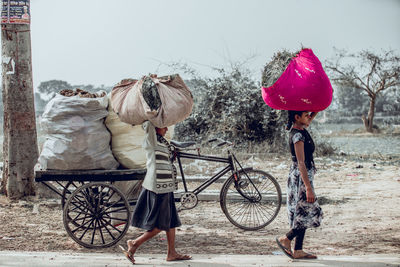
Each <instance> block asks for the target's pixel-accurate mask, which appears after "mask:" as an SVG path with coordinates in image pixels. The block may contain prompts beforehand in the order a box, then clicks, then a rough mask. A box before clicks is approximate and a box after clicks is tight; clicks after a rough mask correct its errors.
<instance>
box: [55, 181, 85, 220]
mask: <svg viewBox="0 0 400 267" xmlns="http://www.w3.org/2000/svg"><path fill="white" fill-rule="evenodd" d="M86 183H87V182H86ZM84 184H85V182H68V183H67V184H66V185H65V187H64V190H63V192H62V197H61V207H62V209H64V206H65V203H66V202H67V201H68V198H69V197H70V196H71V195H72V193H73V192H74V191H75V190H76V189H77V188H78V187H81V186H82V185H84ZM69 219H71V218H69ZM74 224H75V226H79V224H77V223H75V222H74Z"/></svg>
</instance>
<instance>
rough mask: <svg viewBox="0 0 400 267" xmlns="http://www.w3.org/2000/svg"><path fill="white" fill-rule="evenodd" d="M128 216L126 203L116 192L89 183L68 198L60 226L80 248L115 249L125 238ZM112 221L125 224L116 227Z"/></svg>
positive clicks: (110, 188) (101, 185) (97, 184)
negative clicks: (113, 247)
mask: <svg viewBox="0 0 400 267" xmlns="http://www.w3.org/2000/svg"><path fill="white" fill-rule="evenodd" d="M121 213H122V214H124V216H121ZM116 214H118V217H116ZM130 216H131V215H130V210H129V204H128V201H127V200H126V198H125V196H124V195H123V194H122V192H121V191H120V190H119V189H117V188H116V187H115V186H113V185H111V184H107V183H89V184H86V185H83V186H81V187H78V188H77V189H76V190H75V191H74V192H73V193H72V194H71V196H70V197H69V198H68V200H67V202H66V203H65V207H64V214H63V222H64V227H65V230H66V231H67V233H68V235H69V236H70V237H71V238H72V239H73V240H74V241H75V242H77V243H78V244H80V245H81V246H84V247H87V248H104V247H110V246H112V245H115V244H116V243H117V242H118V241H119V240H120V239H121V238H122V237H123V236H124V235H125V233H126V232H127V231H128V228H129V225H130ZM114 220H118V221H124V224H123V225H115V224H114V223H113V221H114Z"/></svg>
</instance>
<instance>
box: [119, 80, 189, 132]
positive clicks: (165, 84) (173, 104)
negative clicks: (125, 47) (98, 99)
mask: <svg viewBox="0 0 400 267" xmlns="http://www.w3.org/2000/svg"><path fill="white" fill-rule="evenodd" d="M146 78H147V79H149V78H150V79H151V80H152V81H153V82H154V83H155V85H156V87H157V89H158V95H157V96H154V97H159V98H160V100H161V106H159V107H158V108H157V109H152V108H151V107H150V106H149V104H148V103H147V102H146V100H145V99H144V97H143V88H142V87H143V82H144V81H145V80H146ZM111 103H112V106H113V109H114V111H115V113H117V114H118V116H119V118H120V119H121V121H123V122H126V123H128V124H131V125H139V124H142V123H143V122H145V121H147V120H149V121H150V122H151V123H153V125H154V126H156V127H159V128H163V127H168V126H171V125H174V124H176V123H178V122H181V121H183V120H184V119H186V118H187V117H188V116H189V115H190V113H191V112H192V108H193V96H192V93H191V92H190V90H189V88H188V87H187V86H186V85H185V83H184V82H183V80H182V78H181V77H180V76H179V75H178V74H175V75H170V76H165V77H159V78H158V77H157V76H156V75H151V76H145V77H143V78H142V79H141V80H140V81H137V80H134V79H127V80H122V81H121V82H120V83H119V84H117V85H116V86H115V87H114V88H113V90H112V92H111Z"/></svg>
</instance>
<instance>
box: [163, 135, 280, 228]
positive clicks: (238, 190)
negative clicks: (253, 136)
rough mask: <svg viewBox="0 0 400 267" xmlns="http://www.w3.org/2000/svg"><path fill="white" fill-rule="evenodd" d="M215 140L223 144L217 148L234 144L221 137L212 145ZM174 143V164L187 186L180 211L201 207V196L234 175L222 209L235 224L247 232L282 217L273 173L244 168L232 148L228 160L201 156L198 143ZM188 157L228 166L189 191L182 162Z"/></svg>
mask: <svg viewBox="0 0 400 267" xmlns="http://www.w3.org/2000/svg"><path fill="white" fill-rule="evenodd" d="M215 141H220V143H219V144H217V145H216V147H222V146H224V145H227V146H232V143H231V142H229V141H226V140H222V139H219V138H218V139H212V140H209V142H215ZM170 144H171V149H172V152H173V153H172V154H173V155H172V162H174V161H177V162H178V166H179V171H180V174H181V178H182V183H183V187H184V193H183V194H182V196H181V197H180V202H181V205H180V207H179V208H178V209H179V210H184V209H193V208H195V207H196V206H197V204H198V197H197V195H198V194H200V193H201V192H202V191H204V190H205V189H206V188H207V187H209V186H210V185H211V184H213V183H214V182H216V181H217V180H218V179H220V178H222V177H223V176H224V175H225V174H227V173H229V172H231V175H230V176H229V178H228V179H227V180H226V181H225V182H224V184H223V186H222V188H221V191H220V206H221V209H222V211H223V212H224V214H225V216H226V217H227V218H228V220H229V221H230V222H231V223H232V224H233V225H235V226H236V227H239V228H241V229H244V230H259V229H261V228H264V227H265V226H267V225H268V224H270V223H271V222H272V221H273V220H274V219H275V217H276V216H277V215H278V213H279V210H280V207H281V203H282V193H281V189H280V186H279V184H278V182H277V181H276V179H275V178H274V177H273V176H272V175H270V174H269V173H267V172H264V171H262V170H256V169H253V168H252V167H247V168H243V167H242V165H241V164H240V162H239V161H238V160H237V158H236V156H235V154H234V153H233V152H232V151H231V150H230V149H228V150H227V157H215V156H203V155H201V154H200V149H199V148H193V145H195V144H196V143H195V142H177V141H174V140H171V142H170ZM188 150H197V154H195V153H188V152H185V151H188ZM184 158H186V159H194V160H196V159H197V160H204V161H210V162H220V163H225V164H226V167H225V168H223V169H222V170H220V171H219V172H218V173H216V174H214V175H213V176H212V177H211V178H209V179H207V180H206V181H204V182H203V183H202V184H201V185H199V186H198V187H197V188H195V189H194V190H193V191H189V190H188V187H187V183H186V180H185V174H184V171H183V168H182V162H181V159H184Z"/></svg>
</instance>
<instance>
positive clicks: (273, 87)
mask: <svg viewBox="0 0 400 267" xmlns="http://www.w3.org/2000/svg"><path fill="white" fill-rule="evenodd" d="M262 85H263V87H262V97H263V99H264V101H265V103H266V104H267V105H268V106H270V107H271V108H274V109H281V110H307V111H321V110H324V109H326V108H327V107H328V106H329V105H330V104H331V102H332V92H333V90H332V86H331V83H330V81H329V78H328V76H327V75H326V73H325V71H324V69H323V67H322V64H321V62H320V61H319V59H318V58H317V57H316V56H315V55H314V53H313V52H312V50H311V49H307V48H305V49H302V50H301V51H300V52H298V53H296V54H292V53H289V52H286V51H284V52H281V53H277V54H275V55H274V57H273V59H272V61H271V62H270V63H268V64H267V65H266V66H265V68H264V72H263V77H262Z"/></svg>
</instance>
